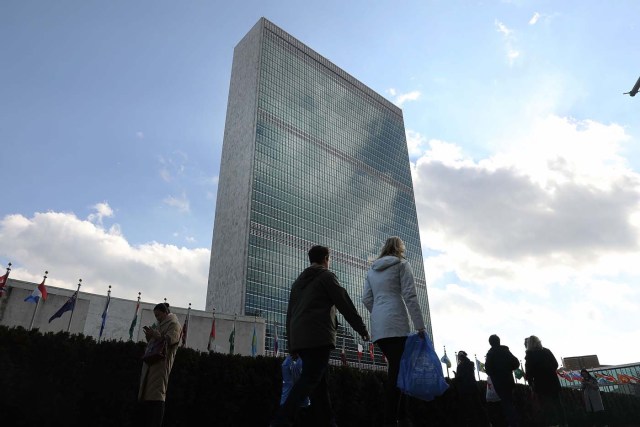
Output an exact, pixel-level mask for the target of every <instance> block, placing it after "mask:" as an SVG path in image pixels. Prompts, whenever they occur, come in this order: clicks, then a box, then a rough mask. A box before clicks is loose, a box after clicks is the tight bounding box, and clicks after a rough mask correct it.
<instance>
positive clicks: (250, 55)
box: [206, 19, 264, 314]
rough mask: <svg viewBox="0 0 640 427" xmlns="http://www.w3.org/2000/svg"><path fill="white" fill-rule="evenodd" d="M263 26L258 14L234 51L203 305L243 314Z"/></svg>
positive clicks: (208, 308)
mask: <svg viewBox="0 0 640 427" xmlns="http://www.w3.org/2000/svg"><path fill="white" fill-rule="evenodd" d="M263 28H264V19H260V21H258V23H257V24H256V25H255V26H254V27H253V29H252V30H251V31H249V33H248V34H247V35H246V36H245V37H244V38H243V39H242V40H241V41H240V43H238V45H237V46H236V48H235V50H234V53H233V65H232V70H231V84H230V87H229V102H228V105H227V118H226V122H225V127H224V143H223V145H222V158H221V160H220V185H218V195H217V199H216V217H215V221H214V227H213V241H212V244H211V263H210V267H209V285H208V288H207V304H206V308H207V310H211V309H213V308H215V309H216V310H220V311H223V312H227V313H240V314H244V306H245V304H244V298H245V288H246V283H247V280H246V276H247V256H248V255H247V251H248V244H249V221H250V218H249V209H250V203H251V183H252V181H253V159H254V154H255V139H256V114H257V105H258V104H257V103H258V75H259V71H260V48H261V44H262V32H263Z"/></svg>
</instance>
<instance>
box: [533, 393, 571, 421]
mask: <svg viewBox="0 0 640 427" xmlns="http://www.w3.org/2000/svg"><path fill="white" fill-rule="evenodd" d="M537 398H538V402H539V403H540V415H541V416H542V417H541V418H542V419H541V425H544V426H547V425H555V424H560V425H565V424H567V419H566V416H565V414H564V407H563V406H562V402H561V401H560V396H559V395H556V394H552V395H548V394H539V393H538V394H537Z"/></svg>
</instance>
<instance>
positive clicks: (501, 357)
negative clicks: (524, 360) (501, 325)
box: [485, 334, 520, 427]
mask: <svg viewBox="0 0 640 427" xmlns="http://www.w3.org/2000/svg"><path fill="white" fill-rule="evenodd" d="M489 344H490V345H491V348H490V349H489V352H488V353H487V360H486V361H485V369H486V371H487V375H488V376H490V377H491V382H492V383H493V388H494V389H495V391H496V393H498V396H499V397H500V402H501V405H502V410H503V411H504V415H505V417H506V418H507V421H508V422H509V426H511V427H517V426H519V425H520V423H519V421H518V414H517V412H516V408H515V405H514V404H513V389H514V387H515V381H514V380H513V370H514V369H516V368H518V367H519V366H520V361H519V360H518V358H517V357H515V356H514V355H513V354H511V352H510V351H509V347H507V346H506V345H500V337H499V336H497V335H495V334H494V335H491V336H490V337H489Z"/></svg>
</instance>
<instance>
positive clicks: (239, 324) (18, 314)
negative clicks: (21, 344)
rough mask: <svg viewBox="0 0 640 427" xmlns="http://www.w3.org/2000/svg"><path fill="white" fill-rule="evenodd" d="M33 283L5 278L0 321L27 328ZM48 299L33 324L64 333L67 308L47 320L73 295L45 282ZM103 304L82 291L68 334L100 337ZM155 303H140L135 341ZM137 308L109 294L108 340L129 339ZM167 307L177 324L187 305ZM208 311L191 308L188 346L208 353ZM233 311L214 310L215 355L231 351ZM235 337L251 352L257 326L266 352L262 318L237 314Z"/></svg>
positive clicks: (238, 348) (238, 346) (260, 350)
mask: <svg viewBox="0 0 640 427" xmlns="http://www.w3.org/2000/svg"><path fill="white" fill-rule="evenodd" d="M37 286H38V284H37V283H31V282H24V281H21V280H14V279H9V281H8V291H7V292H6V294H5V295H4V296H3V297H1V298H0V325H4V326H9V327H14V326H22V327H24V328H28V327H29V324H30V323H31V319H32V317H33V313H34V310H35V309H36V304H34V303H31V302H25V301H24V299H25V298H26V297H27V296H28V295H30V294H31V291H33V289H34V288H35V287H37ZM47 291H48V294H49V296H48V298H47V300H46V301H43V300H42V299H41V300H40V304H38V309H37V312H36V316H35V319H34V324H33V327H34V329H38V330H40V331H41V332H59V331H66V330H67V327H68V325H69V319H70V318H71V312H70V311H68V312H66V313H64V314H63V315H62V316H61V317H60V318H57V319H54V320H53V321H52V322H51V323H49V318H50V317H51V316H52V315H53V314H54V313H55V312H56V311H58V309H59V308H60V307H62V305H63V304H64V303H65V302H66V301H67V300H68V299H69V297H70V296H71V295H73V292H74V291H72V290H69V289H62V288H55V287H50V286H47ZM106 302H107V297H106V295H96V294H90V293H86V292H82V291H81V292H80V293H79V295H78V300H77V301H76V308H75V310H74V312H73V319H72V321H71V327H70V329H69V332H71V333H82V334H85V335H88V336H91V337H94V338H95V339H96V340H97V339H98V335H99V333H100V325H101V323H102V312H103V311H104V307H105V304H106ZM155 305H156V303H146V302H141V303H140V311H139V313H138V322H137V324H136V327H135V329H134V331H133V339H134V340H135V341H144V333H143V332H142V326H146V325H151V324H153V323H154V322H155V321H156V320H155V317H154V316H153V307H154V306H155ZM135 309H136V301H135V300H127V299H122V298H115V297H113V295H112V297H111V303H110V305H109V314H108V316H107V322H106V324H105V329H104V332H103V335H102V339H107V340H124V341H126V340H128V339H129V327H130V326H131V321H132V320H133V316H134V313H135ZM171 311H172V312H173V313H175V314H176V315H177V316H178V319H179V320H180V323H181V324H184V320H185V318H186V316H187V309H186V308H182V307H171ZM211 320H212V313H210V312H205V311H201V310H194V309H192V310H191V317H190V320H189V333H188V334H187V347H189V348H193V349H195V350H200V351H207V344H208V342H209V334H210V332H211ZM233 324H234V315H232V314H231V315H229V314H224V313H216V340H215V341H214V342H213V343H212V350H213V351H215V352H218V353H226V352H228V351H229V335H230V334H231V331H232V329H233ZM235 325H236V337H235V353H236V354H241V355H245V356H250V355H251V342H252V339H253V330H254V327H255V330H256V338H257V354H258V355H264V335H265V323H264V319H262V318H254V317H253V316H237V317H236V319H235Z"/></svg>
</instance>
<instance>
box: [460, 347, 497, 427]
mask: <svg viewBox="0 0 640 427" xmlns="http://www.w3.org/2000/svg"><path fill="white" fill-rule="evenodd" d="M455 384H456V389H457V391H458V396H459V398H460V411H461V415H462V417H463V418H464V422H465V424H464V425H465V426H469V427H478V426H488V425H489V419H488V418H487V412H486V411H485V409H484V406H483V404H482V398H481V397H480V390H478V383H477V382H476V374H475V369H474V366H473V362H472V361H471V360H469V358H468V357H467V353H466V352H465V351H462V350H460V351H459V352H458V368H457V370H456V379H455Z"/></svg>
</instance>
